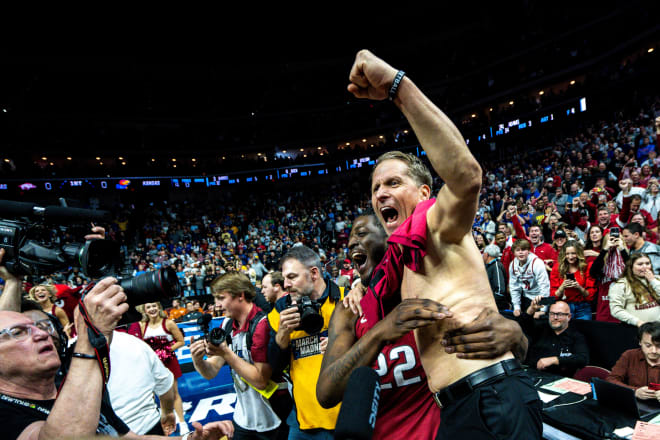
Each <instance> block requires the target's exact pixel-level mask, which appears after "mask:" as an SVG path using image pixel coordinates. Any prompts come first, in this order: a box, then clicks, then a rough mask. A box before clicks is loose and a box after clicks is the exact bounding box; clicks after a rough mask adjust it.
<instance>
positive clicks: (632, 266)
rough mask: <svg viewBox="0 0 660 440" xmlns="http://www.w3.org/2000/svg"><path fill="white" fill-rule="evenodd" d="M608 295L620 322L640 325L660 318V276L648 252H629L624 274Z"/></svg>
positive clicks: (612, 309) (611, 307)
mask: <svg viewBox="0 0 660 440" xmlns="http://www.w3.org/2000/svg"><path fill="white" fill-rule="evenodd" d="M609 299H610V311H611V313H612V316H613V317H615V318H616V319H618V320H620V321H621V322H625V323H626V324H630V325H634V326H637V327H640V326H641V325H642V324H644V323H645V322H653V321H660V304H659V301H660V278H658V276H656V275H655V274H654V273H653V269H652V266H651V260H650V259H649V257H648V256H647V255H646V254H643V253H635V254H633V255H631V256H630V258H629V259H628V261H627V262H626V269H625V271H624V274H623V276H622V277H621V278H620V279H619V280H618V281H617V282H615V283H613V284H612V285H611V286H610V291H609Z"/></svg>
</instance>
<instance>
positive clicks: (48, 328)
mask: <svg viewBox="0 0 660 440" xmlns="http://www.w3.org/2000/svg"><path fill="white" fill-rule="evenodd" d="M35 327H36V328H38V329H39V330H42V331H45V332H46V333H48V334H49V335H53V334H55V326H54V325H53V323H52V322H51V321H50V319H48V318H46V319H42V320H40V321H37V322H35V323H33V324H16V325H12V326H11V327H7V328H6V329H3V330H0V341H4V340H8V339H9V338H12V339H15V340H17V341H19V342H20V341H24V340H26V339H28V338H29V337H30V336H32V329H33V328H35ZM5 335H7V336H5Z"/></svg>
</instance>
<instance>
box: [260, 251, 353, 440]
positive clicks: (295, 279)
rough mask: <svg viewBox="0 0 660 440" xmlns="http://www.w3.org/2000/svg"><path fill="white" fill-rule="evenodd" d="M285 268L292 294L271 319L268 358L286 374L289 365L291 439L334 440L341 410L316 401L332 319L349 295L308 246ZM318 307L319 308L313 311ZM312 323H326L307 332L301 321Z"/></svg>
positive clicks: (288, 259) (287, 261) (287, 260)
mask: <svg viewBox="0 0 660 440" xmlns="http://www.w3.org/2000/svg"><path fill="white" fill-rule="evenodd" d="M281 264H282V275H283V276H284V289H285V290H286V291H287V292H289V295H288V296H284V297H282V298H280V299H279V300H277V302H276V303H275V308H274V309H273V310H272V311H271V312H270V313H269V314H268V322H269V323H270V326H271V328H272V329H273V330H274V332H273V335H272V336H271V340H270V343H269V345H268V353H269V358H270V362H271V364H272V365H273V368H276V369H277V370H280V369H283V368H284V367H286V366H287V365H288V366H289V369H290V370H289V371H290V375H291V380H292V382H293V401H294V405H295V406H294V408H293V411H292V412H291V414H290V415H289V417H288V418H287V420H286V422H287V424H288V425H289V430H290V432H291V434H290V437H289V438H296V439H299V438H310V439H312V438H313V439H332V438H333V436H332V431H333V430H334V427H335V424H336V422H337V415H338V414H339V405H336V406H334V407H333V408H330V409H325V408H323V407H322V406H321V405H320V404H319V402H318V400H317V398H316V383H317V381H318V378H319V374H320V372H321V362H322V360H323V353H324V351H325V347H326V345H327V341H328V339H327V329H328V326H329V323H330V316H331V315H332V312H333V311H334V309H335V305H336V304H337V303H338V302H339V301H341V299H342V298H343V290H342V289H341V288H339V287H337V285H336V284H335V283H333V282H332V281H330V280H326V279H324V278H323V275H322V274H323V268H322V266H321V259H320V258H319V256H318V255H317V254H316V253H315V252H314V251H313V250H311V249H310V248H308V247H307V246H295V247H293V248H291V250H289V252H287V254H286V255H284V257H282V261H281ZM303 301H304V302H306V303H311V304H313V305H310V306H307V307H303V310H302V313H301V310H300V307H299V306H298V303H301V302H303ZM315 307H318V308H317V309H316V310H315V312H312V310H311V309H314V308H315ZM301 315H304V317H303V316H301ZM319 315H320V317H319ZM303 318H304V319H303ZM308 318H312V320H314V319H318V320H319V321H321V326H320V328H318V329H314V330H316V331H312V329H308V330H309V332H308V331H305V330H303V329H302V328H301V322H302V321H303V320H306V319H308ZM321 318H322V319H321Z"/></svg>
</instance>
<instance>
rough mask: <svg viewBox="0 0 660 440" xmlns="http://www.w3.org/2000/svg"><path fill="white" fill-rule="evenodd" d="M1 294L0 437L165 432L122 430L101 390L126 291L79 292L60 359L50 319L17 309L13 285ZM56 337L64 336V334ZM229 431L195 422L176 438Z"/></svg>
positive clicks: (104, 283) (112, 287)
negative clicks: (71, 332) (72, 332)
mask: <svg viewBox="0 0 660 440" xmlns="http://www.w3.org/2000/svg"><path fill="white" fill-rule="evenodd" d="M94 229H95V230H94V232H95V233H97V232H98V233H101V234H102V233H103V229H102V228H96V227H95V228H94ZM85 238H86V239H92V238H102V235H101V236H100V237H99V236H98V235H90V236H86V237H85ZM4 256H5V254H4V252H3V253H2V257H4ZM0 273H2V275H3V277H6V276H7V274H9V275H11V274H10V273H9V272H8V271H7V269H6V268H5V267H4V265H2V266H0ZM5 279H7V278H5ZM5 293H9V295H8V296H6V297H5V298H4V302H3V307H11V308H12V309H13V310H12V311H0V360H2V362H0V418H1V419H2V420H3V422H4V423H3V430H2V433H0V439H17V438H18V439H41V438H46V439H62V438H79V437H82V436H93V435H94V434H101V435H111V436H120V435H121V436H123V437H124V438H127V439H140V438H150V439H156V438H165V437H161V436H148V437H144V436H139V435H137V434H135V433H134V432H132V431H130V430H129V427H128V426H127V425H126V424H124V422H123V421H122V420H121V419H120V418H119V417H118V416H117V415H116V414H115V412H114V411H113V409H112V407H111V405H110V403H109V398H108V394H107V392H105V387H104V379H107V377H106V376H107V375H108V374H109V373H110V371H109V367H110V362H107V361H108V357H107V355H108V354H109V353H108V351H109V350H108V346H109V345H110V343H111V342H112V336H113V330H114V328H115V326H116V324H117V322H118V321H119V319H120V318H121V317H122V315H124V314H125V313H126V312H127V311H128V309H129V306H128V304H127V303H126V300H127V295H126V293H125V292H124V290H123V288H122V287H121V286H120V285H119V284H118V283H117V280H116V279H115V278H112V277H107V278H104V279H103V280H101V281H99V282H98V283H97V284H96V285H95V286H94V287H93V288H92V289H91V290H90V291H89V292H88V293H87V294H86V296H85V297H84V299H83V301H82V304H84V308H85V310H86V313H85V319H83V314H82V312H81V311H80V308H77V309H76V311H75V320H74V322H75V326H76V329H77V333H78V340H77V342H76V344H75V348H73V349H72V352H71V354H70V357H68V358H67V359H60V354H61V353H59V351H58V349H57V348H56V345H55V343H54V338H55V330H56V329H55V327H54V326H53V323H52V321H50V322H48V321H44V320H43V319H39V318H35V316H34V315H29V314H27V313H26V314H20V313H18V310H20V289H13V290H11V291H9V292H5ZM16 300H18V301H16ZM35 319H37V321H34V320H35ZM88 329H89V330H91V331H92V332H94V331H95V332H97V333H96V337H95V340H90V333H88ZM60 336H62V337H65V335H64V332H61V334H60ZM94 342H96V343H94ZM97 350H98V353H99V354H100V356H97ZM104 350H105V351H106V353H105V354H106V356H104V355H103V351H104ZM99 358H100V359H102V360H103V362H101V361H100V359H99ZM67 360H70V365H69V367H68V373H67V375H66V380H65V381H64V382H63V384H62V385H61V387H60V388H59V390H58V389H57V388H56V381H55V378H56V375H57V374H58V371H59V370H60V368H61V367H62V364H63V362H66V361H67ZM100 365H103V366H104V368H101V367H100ZM106 365H107V367H108V368H105V367H106ZM231 432H232V430H231V426H226V424H222V423H211V424H208V425H206V427H204V428H202V427H201V425H200V424H196V426H195V431H194V432H191V433H189V434H187V435H184V437H182V438H185V439H186V440H192V439H209V440H210V439H217V438H219V437H220V436H221V435H222V434H231Z"/></svg>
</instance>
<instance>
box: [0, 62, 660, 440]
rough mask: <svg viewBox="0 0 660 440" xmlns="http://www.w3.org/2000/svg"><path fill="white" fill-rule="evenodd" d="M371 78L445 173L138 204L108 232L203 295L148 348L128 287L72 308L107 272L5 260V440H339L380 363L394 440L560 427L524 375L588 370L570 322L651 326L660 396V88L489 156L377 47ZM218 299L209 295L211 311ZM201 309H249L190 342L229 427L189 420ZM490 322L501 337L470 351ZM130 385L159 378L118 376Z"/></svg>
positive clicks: (381, 170) (625, 374)
mask: <svg viewBox="0 0 660 440" xmlns="http://www.w3.org/2000/svg"><path fill="white" fill-rule="evenodd" d="M350 81H351V84H350V85H349V87H348V90H349V92H350V93H352V94H354V95H355V96H356V97H358V98H369V99H379V100H380V99H385V98H388V97H389V98H390V99H391V100H392V101H394V104H395V105H396V106H397V107H398V108H399V109H400V110H401V112H402V114H403V115H404V116H405V117H406V119H407V120H408V122H409V123H410V125H411V127H412V128H413V130H414V132H415V134H416V136H417V138H418V140H419V142H420V144H421V146H422V147H423V148H424V150H425V151H426V154H427V162H423V161H422V160H420V159H419V158H418V157H416V156H415V155H410V154H404V153H400V152H391V153H386V154H385V155H383V156H381V158H380V159H379V161H378V163H377V164H376V165H375V167H374V170H373V174H372V176H370V182H369V188H370V191H369V193H370V195H371V202H370V203H368V202H367V201H366V200H367V199H368V194H367V193H365V191H364V188H365V186H362V187H360V186H359V185H351V184H348V186H346V187H342V186H341V185H337V184H335V185H329V186H328V187H327V188H325V190H324V191H323V192H316V193H314V192H312V191H311V190H310V189H306V190H301V191H299V192H294V193H287V194H277V195H274V194H272V193H264V194H261V195H256V194H253V195H251V196H250V197H248V198H244V199H241V200H236V201H234V202H231V201H229V202H230V203H225V204H222V205H219V206H218V207H217V208H211V209H209V207H208V206H201V205H196V204H194V203H182V202H174V203H170V202H166V201H163V202H162V203H153V204H150V205H149V206H148V207H147V208H146V209H145V210H144V212H141V218H142V221H141V222H140V223H139V224H132V223H131V220H129V219H130V218H131V216H129V215H126V212H125V210H120V211H119V213H118V215H117V217H116V221H115V222H114V223H113V224H112V225H110V226H109V227H108V230H107V231H105V230H104V229H103V228H98V227H95V228H94V229H93V230H92V233H91V235H90V236H88V238H103V236H104V234H105V235H107V237H108V238H110V239H111V240H114V241H117V242H118V243H119V244H120V246H121V247H122V249H123V255H124V256H125V258H126V259H127V260H128V261H129V262H130V265H131V266H132V267H133V272H132V275H133V276H139V275H141V274H144V273H147V272H151V271H155V270H160V269H163V268H172V269H174V270H175V272H176V275H177V278H178V279H179V281H180V284H181V285H182V286H183V291H184V298H178V299H177V303H175V304H172V306H173V307H172V308H171V310H169V314H168V313H167V311H166V310H164V309H163V305H162V304H159V303H147V304H143V305H141V306H140V312H142V316H143V318H142V321H141V322H140V323H137V325H133V326H131V329H129V333H132V334H133V335H135V336H137V337H135V338H134V337H133V336H130V335H126V334H124V333H121V332H118V331H117V330H116V329H115V327H116V325H117V324H118V322H119V320H120V318H121V317H122V315H124V314H125V313H126V312H127V311H128V304H127V303H126V300H127V296H126V294H125V292H124V290H123V289H122V288H121V287H120V286H119V285H118V284H117V283H116V280H115V279H114V278H112V277H110V278H105V279H103V280H100V281H98V282H96V283H95V284H94V285H93V287H92V285H90V287H91V289H89V291H88V292H87V293H86V295H85V296H84V297H83V298H82V299H80V307H79V308H77V309H76V308H75V305H76V301H74V307H66V310H65V307H59V306H58V305H57V304H56V303H57V301H58V292H56V288H55V287H53V285H59V286H63V287H61V288H59V290H60V292H59V293H60V294H62V293H63V291H64V290H66V291H67V292H68V294H70V295H73V296H74V297H75V293H76V292H79V291H80V289H84V288H85V287H86V286H87V285H88V284H89V283H90V282H92V281H96V280H90V279H88V278H87V277H86V276H85V275H84V274H82V273H80V272H78V271H77V269H73V268H72V269H70V271H68V272H67V273H56V274H50V275H49V276H48V278H47V279H46V280H31V281H32V282H33V284H34V285H30V286H28V287H29V289H28V290H26V289H25V286H24V285H23V283H22V281H23V280H21V279H20V278H18V277H17V276H15V275H13V274H11V273H10V272H9V271H7V269H6V268H4V267H2V269H1V270H0V276H1V277H2V278H3V279H4V281H5V283H4V287H3V294H2V296H0V306H1V307H0V309H2V311H0V327H1V330H0V398H1V400H0V414H2V415H3V420H7V421H8V422H7V429H6V431H5V432H4V433H3V434H0V436H3V437H2V438H74V437H76V438H78V437H82V436H92V435H94V433H96V434H109V435H115V436H116V435H122V436H124V437H126V438H156V437H155V436H157V435H168V434H171V433H172V432H174V430H175V429H176V428H178V430H179V434H182V438H195V439H199V438H219V437H220V436H222V435H227V436H234V438H241V439H242V438H259V439H266V438H268V439H275V438H289V439H331V438H333V433H334V431H335V429H336V430H337V431H338V432H339V431H340V429H345V427H340V426H338V422H337V420H338V415H339V413H340V411H341V406H342V403H341V397H342V395H343V392H344V390H345V389H346V387H347V382H348V379H349V377H350V375H351V373H352V372H354V371H356V370H357V369H358V368H359V367H363V366H367V367H372V368H373V369H374V370H376V372H377V373H378V376H379V380H380V386H381V388H382V390H383V394H382V397H381V401H380V405H379V412H378V417H377V418H376V421H375V427H374V429H375V430H374V432H375V434H374V435H375V436H376V437H377V438H402V436H406V437H407V438H419V439H428V438H435V437H436V435H437V438H440V439H445V438H458V437H464V438H491V436H492V435H493V434H494V433H503V432H507V433H510V436H511V437H512V438H540V436H541V432H542V424H541V402H540V401H539V398H538V394H537V392H536V390H535V389H534V387H533V383H532V381H531V380H530V378H529V376H528V374H527V373H526V372H525V371H524V369H523V368H522V366H521V364H527V365H530V366H531V367H532V368H533V369H534V368H535V369H538V370H547V371H553V372H555V373H556V374H560V375H564V376H572V375H574V374H575V373H576V372H577V371H578V370H579V369H580V368H581V367H583V366H585V365H587V364H588V361H589V352H588V347H587V346H586V342H585V340H584V337H583V336H582V335H580V333H579V332H577V331H575V330H574V329H573V328H572V327H571V326H570V321H571V319H583V320H591V319H597V320H603V321H611V322H621V323H623V324H622V325H632V326H636V327H638V328H639V339H640V348H639V349H636V350H635V351H634V352H632V351H631V352H626V353H623V354H622V358H621V359H622V360H621V361H620V362H618V363H617V364H616V365H615V366H614V368H613V369H612V377H611V380H612V381H616V382H618V383H623V384H625V385H627V386H631V387H634V388H635V390H636V395H637V397H638V398H639V399H644V400H654V399H655V400H660V391H655V390H652V389H650V388H649V384H650V383H651V382H652V383H658V382H660V376H659V373H660V328H659V327H660V302H659V301H660V278H658V275H660V248H659V247H658V245H657V244H656V242H657V232H658V231H657V216H658V205H657V204H656V203H658V202H660V201H658V200H657V198H658V192H659V188H660V186H659V183H658V173H659V170H658V165H659V164H660V159H658V158H657V152H656V144H657V142H658V139H659V137H658V136H659V134H660V118H656V115H655V111H656V109H658V108H660V101H658V100H657V99H655V101H653V102H652V103H650V105H649V107H648V108H646V109H643V111H642V112H640V113H639V114H637V115H634V116H630V117H626V118H617V119H615V120H612V121H608V122H599V123H597V124H594V125H592V126H589V127H586V128H585V129H584V131H582V132H580V133H575V134H574V135H572V136H571V137H567V138H565V139H563V140H562V141H561V142H558V143H557V144H556V145H554V146H553V147H552V148H550V149H538V150H536V151H533V150H529V151H527V152H526V153H521V154H516V155H515V156H513V157H511V158H507V159H508V160H507V161H506V162H502V163H492V164H491V163H488V164H486V163H481V164H480V163H478V162H477V160H476V159H475V157H474V156H473V155H472V153H471V152H470V151H469V149H468V147H467V145H466V144H465V142H464V141H463V138H462V136H461V134H460V133H459V131H458V129H457V128H456V127H455V126H454V125H453V124H452V122H451V121H450V120H449V119H448V118H447V117H446V116H445V115H444V113H442V111H441V110H440V109H438V108H437V107H435V106H434V105H433V104H432V103H430V101H428V99H427V98H426V96H424V94H423V93H422V92H421V91H420V90H419V89H418V88H417V87H416V86H415V84H414V83H413V82H412V80H410V79H409V78H408V77H407V76H406V75H405V73H404V72H403V71H400V70H396V69H394V68H393V67H391V66H390V65H389V64H387V63H386V62H385V61H383V60H381V59H379V58H377V57H376V56H375V55H373V54H372V53H370V52H368V51H361V52H359V53H358V55H357V57H356V61H355V64H354V65H353V68H352V70H351V76H350ZM447 158H450V159H451V160H447ZM429 168H430V169H432V170H434V171H435V173H437V176H436V177H435V178H434V177H433V175H432V174H431V172H430V171H429ZM359 188H362V191H361V192H360V191H359ZM355 189H358V190H357V191H354V190H355ZM4 256H5V254H4V252H2V257H4ZM41 281H43V283H42V282H41ZM28 292H29V293H28ZM349 292H350V293H349ZM420 292H421V293H420ZM209 294H210V295H212V296H213V297H214V304H213V305H212V307H211V308H208V309H206V310H204V309H205V307H203V306H200V305H199V304H195V303H194V302H193V300H194V299H197V300H199V298H201V297H204V296H207V295H209ZM23 296H26V297H27V296H29V301H28V298H23V301H21V299H22V297H23ZM186 297H190V298H186ZM180 299H184V300H186V301H187V302H189V303H190V307H188V306H186V310H185V311H183V310H182V309H183V307H181V305H180V303H178V301H179V300H180ZM188 300H189V301H188ZM259 301H262V303H261V304H260V303H259ZM164 306H165V307H166V308H167V307H168V306H170V304H165V305H164ZM498 310H499V311H511V315H512V318H514V319H507V318H505V317H504V316H503V315H501V314H499V313H497V311H498ZM20 312H22V313H20ZM204 312H207V313H209V314H211V315H214V316H217V315H219V314H224V316H225V317H226V318H228V319H225V320H224V321H223V327H222V330H223V332H220V334H219V335H218V334H216V333H214V334H213V337H214V338H215V339H211V336H209V337H207V338H204V339H200V340H197V341H195V342H194V343H193V344H192V345H191V354H192V358H193V363H194V367H195V369H196V370H197V372H199V374H200V375H201V376H202V377H204V378H205V379H212V378H214V377H215V376H216V375H217V374H218V373H219V371H220V369H221V368H222V367H223V366H224V365H228V366H229V367H230V371H231V375H232V378H233V382H234V387H235V390H236V393H237V403H236V407H235V410H234V415H233V421H232V422H231V423H229V422H228V421H223V422H214V423H209V424H207V425H205V426H201V425H199V424H197V423H195V424H193V430H192V431H190V432H188V433H185V432H183V431H184V430H186V429H188V426H187V425H186V423H185V414H184V411H183V407H182V404H181V398H180V396H179V395H178V390H177V379H178V378H179V377H180V376H181V371H180V368H179V367H178V362H177V359H176V356H175V355H174V354H173V353H174V351H175V350H176V349H177V348H179V347H181V346H182V345H183V343H184V342H183V336H182V334H181V332H180V330H179V328H178V327H177V326H176V324H175V323H174V322H173V320H174V319H185V315H188V314H190V313H197V314H198V315H203V314H204ZM355 312H357V313H355ZM198 315H196V316H198ZM484 334H489V335H491V336H490V337H488V338H486V340H485V341H484V340H480V341H481V342H483V344H465V343H464V341H465V338H470V337H472V336H475V337H483V335H484ZM73 337H75V338H76V340H75V345H73V346H71V347H69V348H68V349H67V346H68V345H69V344H68V343H67V341H68V339H69V338H73ZM141 340H143V341H144V342H146V343H147V344H148V345H145V344H144V343H143V342H142V341H141ZM119 347H121V348H120V349H118V348H119ZM149 347H151V348H149ZM129 354H131V355H135V356H138V358H129ZM635 362H638V364H640V363H641V365H644V366H647V365H648V366H650V371H651V373H649V377H648V378H647V379H648V380H647V381H645V382H646V383H641V382H639V381H635V380H632V378H633V377H635V374H634V371H636V370H634V368H639V365H636V364H634V363H635ZM164 367H165V368H164ZM647 369H648V368H647ZM99 370H100V373H101V374H99ZM112 374H115V375H117V374H124V375H127V376H133V378H138V383H139V384H142V385H149V386H144V387H138V386H135V387H131V388H130V389H127V388H122V387H121V386H117V380H119V381H122V378H119V379H114V380H115V383H114V386H113V382H112V381H113V376H112ZM115 377H117V376H115ZM120 383H121V382H120ZM153 395H157V396H158V397H159V400H160V408H157V407H155V405H154V404H153V399H152V397H153ZM498 396H503V397H498ZM500 399H502V400H500ZM494 402H497V403H494ZM138 403H139V404H138ZM343 405H344V406H348V407H349V408H350V402H344V403H343ZM80 408H84V409H85V410H80ZM147 414H150V418H149V422H148V423H146V422H145V420H146V417H147V416H146V415H147ZM177 419H178V422H179V426H178V427H177V426H176V420H177ZM476 419H480V420H482V421H483V424H480V425H478V426H475V424H471V423H469V421H470V420H476ZM129 421H130V422H134V423H129ZM351 429H353V427H351Z"/></svg>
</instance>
